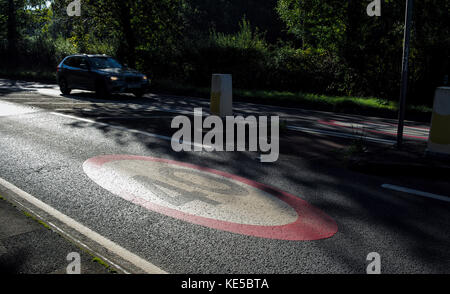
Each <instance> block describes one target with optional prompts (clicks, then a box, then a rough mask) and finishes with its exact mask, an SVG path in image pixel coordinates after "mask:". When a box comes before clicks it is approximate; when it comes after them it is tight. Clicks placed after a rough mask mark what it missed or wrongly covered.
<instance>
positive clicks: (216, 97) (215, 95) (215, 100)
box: [211, 92, 221, 115]
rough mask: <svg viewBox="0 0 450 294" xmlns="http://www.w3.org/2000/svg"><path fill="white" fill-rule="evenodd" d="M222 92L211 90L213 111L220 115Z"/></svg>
mask: <svg viewBox="0 0 450 294" xmlns="http://www.w3.org/2000/svg"><path fill="white" fill-rule="evenodd" d="M220 96H221V93H220V92H211V113H212V114H216V115H220Z"/></svg>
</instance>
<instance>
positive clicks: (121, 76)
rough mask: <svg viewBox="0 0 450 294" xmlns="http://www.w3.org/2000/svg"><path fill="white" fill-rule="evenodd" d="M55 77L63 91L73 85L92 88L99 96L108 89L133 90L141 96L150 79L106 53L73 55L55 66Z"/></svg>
mask: <svg viewBox="0 0 450 294" xmlns="http://www.w3.org/2000/svg"><path fill="white" fill-rule="evenodd" d="M56 79H57V82H58V85H59V88H60V89H61V92H62V93H63V94H64V95H69V94H70V92H71V91H72V89H80V90H88V91H95V92H96V93H97V96H98V97H100V98H106V97H108V95H109V94H111V93H133V94H134V95H135V96H136V97H142V95H144V93H145V92H146V91H147V90H148V87H149V85H150V81H149V79H148V78H147V76H146V75H144V74H141V73H139V72H137V71H135V70H132V69H129V68H127V67H125V66H122V65H121V64H120V63H119V62H118V61H117V60H115V59H114V58H112V57H110V56H106V55H87V54H83V55H72V56H68V57H66V58H64V60H63V61H62V62H61V63H60V64H59V65H58V67H57V69H56Z"/></svg>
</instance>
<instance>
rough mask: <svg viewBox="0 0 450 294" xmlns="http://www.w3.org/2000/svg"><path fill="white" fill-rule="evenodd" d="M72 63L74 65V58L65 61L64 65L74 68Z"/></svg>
mask: <svg viewBox="0 0 450 294" xmlns="http://www.w3.org/2000/svg"><path fill="white" fill-rule="evenodd" d="M72 63H73V58H72V57H69V58H67V59H66V60H65V61H64V64H65V65H67V66H72Z"/></svg>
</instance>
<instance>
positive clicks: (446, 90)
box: [428, 87, 450, 155]
mask: <svg viewBox="0 0 450 294" xmlns="http://www.w3.org/2000/svg"><path fill="white" fill-rule="evenodd" d="M428 151H430V152H434V153H443V154H448V155H450V87H440V88H437V89H436V94H435V97H434V107H433V118H432V120H431V129H430V138H429V140H428Z"/></svg>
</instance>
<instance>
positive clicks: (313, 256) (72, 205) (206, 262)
mask: <svg viewBox="0 0 450 294" xmlns="http://www.w3.org/2000/svg"><path fill="white" fill-rule="evenodd" d="M2 83H3V84H2V86H0V138H1V148H0V182H1V183H0V193H1V195H2V196H3V197H4V198H6V199H12V200H14V201H17V202H19V203H21V204H22V205H24V206H25V208H26V209H28V210H32V211H34V212H36V213H37V214H39V215H40V216H41V217H42V219H43V220H44V221H45V222H46V223H48V224H50V223H51V224H53V225H54V226H55V227H56V228H58V229H59V230H60V231H62V232H63V235H65V236H71V237H72V239H73V240H75V243H77V242H79V243H77V244H80V243H81V244H84V245H85V246H87V247H88V248H90V249H91V252H95V254H96V255H99V256H101V257H102V258H103V259H104V260H107V261H110V262H111V264H114V265H115V268H117V269H118V272H130V273H188V274H191V273H219V274H223V273H225V274H226V273H246V274H247V273H253V274H260V273H269V274H270V273H291V274H292V273H293V274H296V273H365V270H366V267H367V260H366V257H367V255H368V254H369V253H371V252H378V253H379V254H380V255H381V257H382V269H383V270H382V272H383V273H449V269H450V253H449V252H448V248H449V245H450V242H449V240H450V231H449V230H448V227H449V225H450V214H449V212H450V204H449V203H450V202H449V201H447V200H448V199H450V198H448V197H447V196H448V195H449V193H448V192H449V191H450V188H449V181H448V180H446V179H445V178H439V177H437V178H432V179H430V177H426V176H424V175H423V174H420V173H417V174H408V175H403V174H399V173H389V174H385V173H383V172H381V173H372V172H370V171H367V170H355V169H352V167H351V165H352V162H353V161H352V160H350V159H351V158H353V157H356V156H358V155H361V153H364V152H375V151H376V150H378V152H379V153H382V154H383V155H385V156H387V155H388V154H391V156H393V157H395V156H397V155H395V152H394V151H392V150H389V148H390V146H391V145H392V142H393V141H394V140H395V125H392V124H393V123H394V122H393V121H390V120H386V119H381V118H368V117H360V116H354V115H346V114H333V113H325V112H314V111H306V110H301V109H286V108H278V107H270V106H259V105H255V104H247V103H236V109H237V112H239V113H242V114H261V113H265V114H280V116H281V118H282V119H286V120H287V121H288V126H290V127H289V128H286V130H283V132H282V135H281V138H280V158H279V160H278V161H277V162H275V163H269V164H263V163H261V162H260V161H259V160H258V158H259V156H260V154H259V153H258V152H247V151H246V152H205V151H203V152H180V153H177V152H174V151H173V150H172V148H171V146H170V137H171V135H172V133H173V130H171V129H170V128H169V127H168V126H169V125H170V121H171V119H172V118H173V117H174V116H175V115H178V114H182V113H184V114H189V113H192V111H193V107H198V106H202V105H203V107H204V110H205V113H207V111H206V109H207V107H206V106H207V101H205V100H201V99H196V98H192V97H179V96H167V95H165V96H161V95H155V94H151V95H147V96H146V97H145V98H143V99H141V100H140V99H135V98H132V97H129V96H126V95H123V96H117V97H112V98H111V99H109V100H103V101H99V100H97V99H96V98H95V97H94V95H93V94H91V93H85V92H75V93H74V95H70V96H61V95H59V94H58V93H57V90H56V89H55V87H54V85H43V84H37V83H24V82H19V83H18V82H15V83H14V82H11V81H5V80H3V81H2ZM337 121H339V123H336V122H337ZM324 122H325V123H324ZM362 124H364V125H370V130H372V132H366V131H363V130H365V129H366V128H365V126H364V127H363V126H362ZM407 126H408V128H407V132H406V133H407V135H408V136H409V137H406V138H405V140H406V142H407V144H412V145H413V146H418V147H417V148H419V149H420V148H424V146H425V144H426V139H424V138H425V137H426V136H427V134H428V133H427V132H428V129H427V128H428V126H427V125H424V124H420V123H415V122H407ZM355 129H357V130H356V131H355ZM360 131H363V133H364V134H363V135H361V134H360V133H359V132H360ZM361 142H364V145H363V146H362V147H364V148H360V147H361ZM380 146H383V147H380ZM366 148H367V149H366ZM359 149H361V150H359ZM355 150H356V151H355ZM380 150H382V151H380ZM419 153H420V152H419ZM410 160H411V159H410ZM412 160H414V157H413V159H412ZM428 173H429V172H428ZM429 174H430V175H431V174H432V173H429ZM386 185H391V186H398V187H405V188H409V189H411V190H413V193H410V191H409V190H408V191H409V192H404V191H401V190H400V191H399V190H392V189H388V188H385V187H391V186H386ZM414 191H423V192H426V193H428V194H423V193H422V194H421V195H417V193H416V194H414ZM419 194H420V193H419ZM429 194H433V195H440V196H442V197H443V198H433V197H427V196H430V195H429ZM423 195H425V196H423ZM57 231H58V230H57ZM2 242H3V241H2ZM3 244H5V243H3ZM3 246H4V247H6V246H5V245H3ZM61 247H62V246H61ZM66 251H67V250H64V254H63V253H61V256H62V257H63V259H62V264H61V266H60V267H59V268H63V267H64V265H66V264H67V262H66V261H65V259H64V258H65V256H64V255H67V253H66ZM59 260H60V259H58V262H59ZM83 263H84V262H83ZM107 263H108V262H107ZM57 269H58V267H56V268H55V271H56V270H57Z"/></svg>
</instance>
